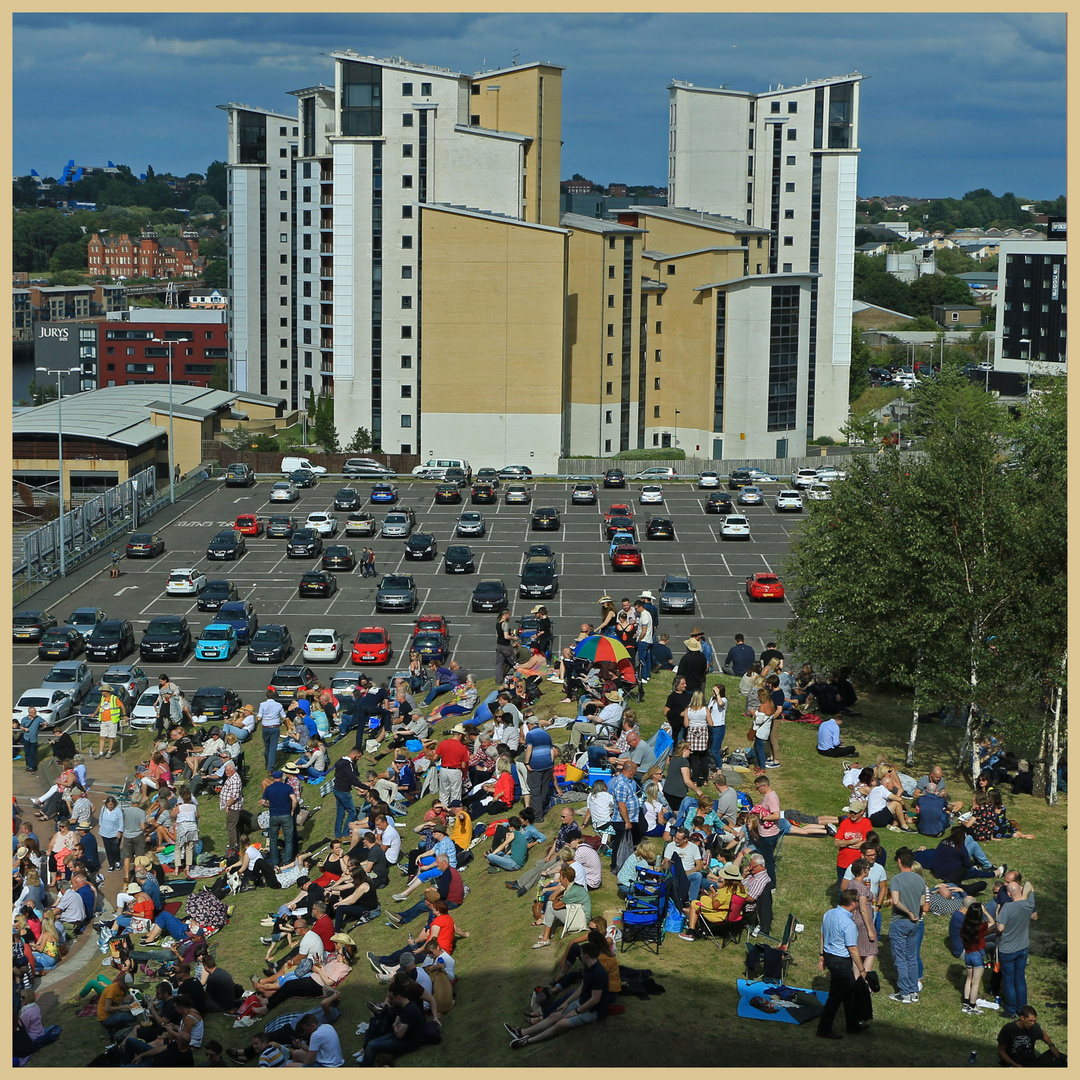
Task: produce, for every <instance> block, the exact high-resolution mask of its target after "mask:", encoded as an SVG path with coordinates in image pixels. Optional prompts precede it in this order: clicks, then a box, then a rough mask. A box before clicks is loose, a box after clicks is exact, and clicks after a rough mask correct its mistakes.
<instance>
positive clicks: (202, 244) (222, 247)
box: [199, 236, 229, 259]
mask: <svg viewBox="0 0 1080 1080" xmlns="http://www.w3.org/2000/svg"><path fill="white" fill-rule="evenodd" d="M199 254H200V255H205V256H206V257H207V258H208V259H225V258H228V255H229V244H228V241H227V240H226V239H225V237H224V236H212V237H210V239H209V240H200V241H199Z"/></svg>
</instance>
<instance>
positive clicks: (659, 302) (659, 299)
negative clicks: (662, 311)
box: [656, 293, 664, 307]
mask: <svg viewBox="0 0 1080 1080" xmlns="http://www.w3.org/2000/svg"><path fill="white" fill-rule="evenodd" d="M656 306H657V307H663V306H664V297H663V296H662V295H661V294H660V293H657V294H656Z"/></svg>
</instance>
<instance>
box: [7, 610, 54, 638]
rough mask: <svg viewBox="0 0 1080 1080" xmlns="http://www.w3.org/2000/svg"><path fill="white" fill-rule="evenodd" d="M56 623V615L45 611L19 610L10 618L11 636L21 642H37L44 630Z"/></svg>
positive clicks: (49, 628)
mask: <svg viewBox="0 0 1080 1080" xmlns="http://www.w3.org/2000/svg"><path fill="white" fill-rule="evenodd" d="M55 625H56V616H55V615H50V614H49V613H48V612H47V611H19V612H17V613H16V615H15V617H14V618H13V619H12V620H11V632H12V638H13V639H14V640H15V641H21V642H37V641H40V640H41V635H42V634H44V633H45V631H46V630H51V629H52V628H53V627H54V626H55Z"/></svg>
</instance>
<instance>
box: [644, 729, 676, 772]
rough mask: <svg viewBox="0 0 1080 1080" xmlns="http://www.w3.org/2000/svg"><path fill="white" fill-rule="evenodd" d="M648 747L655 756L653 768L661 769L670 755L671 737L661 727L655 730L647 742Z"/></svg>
mask: <svg viewBox="0 0 1080 1080" xmlns="http://www.w3.org/2000/svg"><path fill="white" fill-rule="evenodd" d="M648 746H649V749H650V750H652V752H653V753H654V754H655V755H656V760H655V761H654V762H653V768H655V767H656V766H657V765H659V766H661V767H663V766H664V765H665V764H666V763H667V759H668V756H669V755H670V754H671V747H672V742H671V736H670V735H669V734H668V733H667V732H666V731H665V730H664V729H663V728H662V727H661V728H657V730H656V734H655V735H653V737H652V738H651V739H649V740H648Z"/></svg>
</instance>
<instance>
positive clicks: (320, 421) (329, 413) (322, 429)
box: [315, 397, 341, 454]
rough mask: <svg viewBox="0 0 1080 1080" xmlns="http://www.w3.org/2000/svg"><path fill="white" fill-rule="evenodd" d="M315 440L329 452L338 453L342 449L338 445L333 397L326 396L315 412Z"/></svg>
mask: <svg viewBox="0 0 1080 1080" xmlns="http://www.w3.org/2000/svg"><path fill="white" fill-rule="evenodd" d="M315 441H316V442H317V443H318V444H319V445H320V446H321V447H322V448H323V450H325V451H326V453H328V454H337V453H339V452H340V451H341V447H340V446H339V445H338V436H337V428H335V427H334V399H333V398H331V397H325V398H322V399H320V401H319V408H318V411H317V413H316V414H315Z"/></svg>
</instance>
